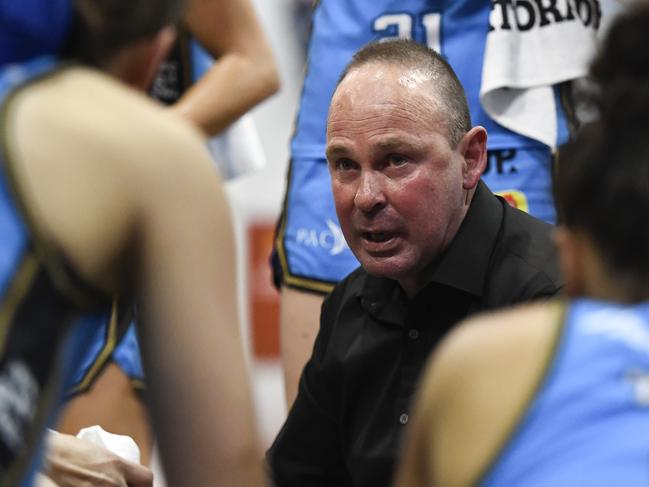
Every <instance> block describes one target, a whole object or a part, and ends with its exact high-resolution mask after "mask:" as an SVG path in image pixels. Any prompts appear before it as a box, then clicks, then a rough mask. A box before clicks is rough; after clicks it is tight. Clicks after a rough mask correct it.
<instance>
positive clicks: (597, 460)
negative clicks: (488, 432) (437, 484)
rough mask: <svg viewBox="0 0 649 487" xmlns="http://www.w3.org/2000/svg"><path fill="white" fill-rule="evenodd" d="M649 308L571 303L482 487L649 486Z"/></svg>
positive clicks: (587, 302) (639, 305) (582, 302)
mask: <svg viewBox="0 0 649 487" xmlns="http://www.w3.org/2000/svg"><path fill="white" fill-rule="evenodd" d="M648 455H649V303H642V304H638V305H628V306H625V305H620V304H612V303H605V302H599V301H592V300H577V301H574V302H572V304H571V305H570V308H569V310H568V312H567V315H566V319H565V323H564V328H563V331H562V333H561V336H560V338H559V343H558V345H557V347H556V350H555V355H554V357H553V360H552V362H551V364H550V365H549V368H548V369H547V371H546V375H545V377H544V380H543V382H542V383H541V385H540V388H539V390H538V392H537V394H536V397H535V398H534V399H533V400H532V402H531V403H530V405H529V407H528V408H527V411H526V412H525V413H524V415H523V417H522V419H521V422H520V424H519V425H518V426H517V428H516V430H515V431H514V433H513V435H512V437H511V438H510V440H509V442H508V444H507V445H506V446H505V448H504V450H503V451H502V453H501V455H500V456H499V458H497V460H496V462H495V463H494V465H493V467H492V468H491V469H490V471H488V473H487V475H486V477H485V478H484V481H483V482H482V483H480V484H479V485H481V486H482V487H496V486H513V485H524V486H525V487H536V486H539V487H541V486H543V487H545V486H552V487H564V486H565V487H568V486H575V485H588V486H589V487H599V486H601V487H610V486H617V485H623V486H625V487H636V486H637V487H640V486H647V485H649V456H648Z"/></svg>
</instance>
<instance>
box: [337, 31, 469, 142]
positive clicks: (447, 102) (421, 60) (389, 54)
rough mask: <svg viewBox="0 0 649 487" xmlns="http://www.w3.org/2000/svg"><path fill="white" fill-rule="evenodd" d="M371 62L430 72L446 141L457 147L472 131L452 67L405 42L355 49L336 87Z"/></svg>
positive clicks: (376, 43) (438, 56)
mask: <svg viewBox="0 0 649 487" xmlns="http://www.w3.org/2000/svg"><path fill="white" fill-rule="evenodd" d="M371 63H383V64H391V65H397V66H401V67H404V68H408V69H420V70H422V71H426V72H429V73H431V75H432V78H434V79H435V88H436V90H437V93H436V94H437V98H438V99H439V101H440V102H441V104H442V106H444V108H445V109H446V112H447V115H448V117H449V120H448V139H449V143H450V144H451V146H453V147H456V146H457V144H458V143H459V142H460V140H462V137H463V136H464V134H466V133H467V132H468V131H469V130H471V114H470V112H469V105H468V103H467V101H466V95H465V94H464V88H463V87H462V83H460V80H459V79H458V78H457V75H456V74H455V71H453V68H451V66H450V65H449V64H448V63H447V62H446V61H445V60H444V58H443V57H442V56H441V55H440V54H439V53H437V52H435V51H434V50H432V49H430V48H428V47H426V46H424V45H423V44H419V43H417V42H414V41H411V40H407V39H391V40H385V41H375V42H370V43H369V44H366V45H365V46H363V47H362V48H361V49H360V50H358V51H357V52H356V53H355V54H354V56H353V57H352V60H351V61H350V62H349V64H348V65H347V66H346V67H345V69H344V71H343V72H342V74H341V75H340V78H339V79H338V84H337V85H336V86H338V85H340V83H341V82H342V81H343V80H344V79H345V77H346V76H347V75H348V74H349V73H350V72H351V71H354V70H355V69H357V68H360V67H361V66H365V65H367V64H371Z"/></svg>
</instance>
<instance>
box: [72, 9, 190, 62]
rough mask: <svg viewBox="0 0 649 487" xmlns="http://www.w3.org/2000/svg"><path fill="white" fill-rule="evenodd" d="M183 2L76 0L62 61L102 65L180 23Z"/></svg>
mask: <svg viewBox="0 0 649 487" xmlns="http://www.w3.org/2000/svg"><path fill="white" fill-rule="evenodd" d="M184 6H185V1H184V0H74V10H75V16H74V20H73V22H72V26H71V29H70V34H69V37H68V41H67V43H66V47H65V48H64V49H63V52H62V57H67V58H72V59H75V60H78V61H81V62H82V63H84V64H89V65H94V66H97V65H100V64H102V63H103V62H105V61H106V60H108V59H110V57H111V56H113V55H114V54H116V53H117V52H118V51H119V50H121V49H122V48H124V47H126V46H128V45H129V44H131V43H133V42H136V41H138V40H142V39H148V38H152V37H154V36H155V35H156V34H157V33H158V32H159V31H160V30H161V29H163V28H164V27H165V26H167V25H171V24H174V23H177V22H178V20H179V18H180V16H181V14H182V12H183V10H184Z"/></svg>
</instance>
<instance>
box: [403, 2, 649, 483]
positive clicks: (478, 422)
mask: <svg viewBox="0 0 649 487" xmlns="http://www.w3.org/2000/svg"><path fill="white" fill-rule="evenodd" d="M647 43H649V6H647V5H644V6H642V7H637V8H635V9H633V10H631V11H629V12H628V13H626V14H624V15H623V16H622V17H620V18H619V20H618V21H617V22H616V23H615V24H614V25H613V27H612V30H611V31H610V34H609V36H608V38H607V41H606V44H605V46H604V49H603V50H602V52H601V53H600V54H599V57H598V58H597V59H596V61H595V62H594V64H593V67H592V73H593V76H594V78H595V79H596V81H598V82H599V84H600V88H601V94H600V99H599V106H600V111H601V120H600V121H599V122H596V123H595V124H593V125H591V126H589V127H587V128H586V129H585V130H584V131H583V132H582V133H581V134H580V136H579V137H578V139H577V141H576V143H574V144H572V145H570V146H568V147H567V148H566V149H563V150H562V153H561V158H560V163H559V167H558V175H557V197H558V208H559V213H560V217H561V218H562V225H561V227H560V229H559V230H558V232H557V242H558V245H559V249H560V255H561V260H562V268H563V271H564V273H565V278H566V291H567V293H568V295H569V296H570V299H569V300H567V301H556V302H551V303H545V304H537V305H532V306H528V307H525V308H522V307H521V308H517V309H514V310H510V311H504V312H500V313H497V314H496V313H494V314H491V315H484V316H480V317H477V318H474V319H473V320H470V322H468V323H466V324H464V325H463V326H462V327H461V328H459V329H458V330H457V331H456V332H455V333H454V334H453V335H451V336H450V337H449V338H448V339H447V341H446V342H445V343H444V344H443V346H442V348H441V349H440V350H439V352H438V353H437V354H436V355H435V357H434V359H433V361H432V364H431V367H430V369H429V370H428V373H427V375H426V376H425V378H424V382H423V388H422V390H421V393H420V397H419V399H418V403H417V408H416V411H417V412H416V415H415V417H414V418H413V421H412V422H411V423H410V425H409V426H410V430H409V441H408V444H407V447H406V450H405V455H404V458H403V465H402V469H401V472H400V478H399V481H398V482H397V485H398V486H399V487H419V486H468V485H479V486H489V487H492V486H512V485H524V486H526V487H535V486H547V485H552V486H555V487H564V486H573V485H589V486H591V487H599V486H602V487H604V486H611V485H624V486H629V487H636V486H638V487H639V486H645V485H648V484H649V469H648V468H647V451H649V392H648V391H649V228H648V227H647V225H646V215H647V212H649V147H648V146H647V143H646V138H645V134H646V133H647V131H648V130H649V117H647V113H649V88H648V87H649V55H647V51H646V50H643V49H638V46H642V45H647Z"/></svg>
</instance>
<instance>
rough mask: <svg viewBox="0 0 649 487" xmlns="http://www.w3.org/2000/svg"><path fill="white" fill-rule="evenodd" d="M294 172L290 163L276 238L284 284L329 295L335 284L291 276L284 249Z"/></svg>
mask: <svg viewBox="0 0 649 487" xmlns="http://www.w3.org/2000/svg"><path fill="white" fill-rule="evenodd" d="M292 172H293V161H292V160H291V162H290V163H289V169H288V178H287V185H286V195H285V197H284V203H283V204H282V206H283V208H282V213H281V215H280V221H279V228H278V230H277V236H276V237H275V249H276V250H277V256H278V257H279V263H280V266H281V267H282V284H285V285H288V286H291V287H294V288H298V289H302V290H305V291H310V292H317V293H321V294H329V293H330V292H331V291H332V290H333V288H334V286H335V284H332V283H330V282H326V281H320V280H318V279H310V278H307V277H299V276H295V275H293V274H291V271H290V269H289V265H288V259H287V257H286V250H285V249H284V236H285V233H286V221H287V219H288V214H287V208H288V195H289V192H290V191H291V175H292Z"/></svg>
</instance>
